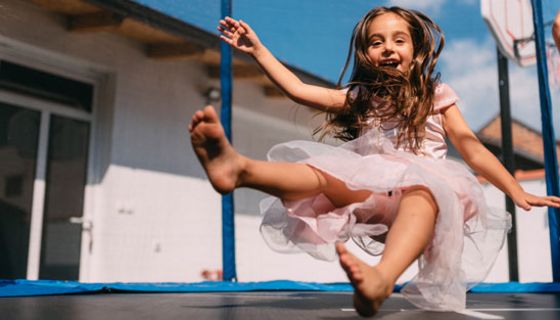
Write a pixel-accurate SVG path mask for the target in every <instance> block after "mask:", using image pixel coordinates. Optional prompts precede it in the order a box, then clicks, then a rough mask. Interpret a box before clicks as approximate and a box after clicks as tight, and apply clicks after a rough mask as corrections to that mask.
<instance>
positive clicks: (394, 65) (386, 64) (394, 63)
mask: <svg viewBox="0 0 560 320" xmlns="http://www.w3.org/2000/svg"><path fill="white" fill-rule="evenodd" d="M379 66H380V67H387V68H395V69H396V68H397V67H398V66H399V63H398V62H397V61H384V62H381V63H379Z"/></svg>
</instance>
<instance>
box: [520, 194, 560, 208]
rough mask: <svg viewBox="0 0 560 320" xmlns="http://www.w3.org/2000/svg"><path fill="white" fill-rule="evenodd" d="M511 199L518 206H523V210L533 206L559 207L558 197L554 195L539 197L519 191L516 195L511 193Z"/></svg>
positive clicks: (559, 200)
mask: <svg viewBox="0 0 560 320" xmlns="http://www.w3.org/2000/svg"><path fill="white" fill-rule="evenodd" d="M511 199H512V200H513V202H515V204H516V205H517V206H518V207H520V208H523V209H524V210H525V211H529V210H531V208H532V207H533V206H535V207H554V208H560V198H559V197H555V196H546V197H539V196H536V195H534V194H530V193H527V192H525V191H521V192H519V193H518V194H516V195H512V197H511Z"/></svg>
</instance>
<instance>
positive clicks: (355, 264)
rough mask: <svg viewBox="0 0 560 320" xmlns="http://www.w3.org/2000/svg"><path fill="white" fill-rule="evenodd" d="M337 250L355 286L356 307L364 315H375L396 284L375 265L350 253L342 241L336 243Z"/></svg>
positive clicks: (342, 264)
mask: <svg viewBox="0 0 560 320" xmlns="http://www.w3.org/2000/svg"><path fill="white" fill-rule="evenodd" d="M336 251H337V252H338V258H339V261H340V265H341V266H342V268H343V269H344V271H345V272H346V275H347V276H348V278H349V279H350V282H351V283H352V286H353V287H354V308H356V311H357V312H358V314H360V315H361V316H362V317H372V316H374V315H375V314H376V313H377V311H378V310H379V308H380V307H381V304H382V303H383V301H385V299H386V298H388V297H389V296H390V295H391V293H392V292H393V286H394V284H393V283H391V282H390V281H389V280H387V279H386V278H385V277H384V276H383V275H382V274H381V272H380V271H379V270H377V269H376V268H375V267H372V266H369V265H367V264H366V263H365V262H363V261H362V260H360V259H358V258H357V257H356V256H355V255H353V254H352V253H350V252H349V251H348V250H347V249H346V247H345V246H344V245H343V244H342V243H337V244H336Z"/></svg>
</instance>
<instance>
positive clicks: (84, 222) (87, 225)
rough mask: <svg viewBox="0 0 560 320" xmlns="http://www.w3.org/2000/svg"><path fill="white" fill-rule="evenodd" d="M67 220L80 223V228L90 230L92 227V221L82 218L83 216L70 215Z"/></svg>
mask: <svg viewBox="0 0 560 320" xmlns="http://www.w3.org/2000/svg"><path fill="white" fill-rule="evenodd" d="M68 222H70V223H72V224H81V225H82V230H84V231H90V230H91V229H92V228H93V223H92V222H91V221H89V220H86V219H84V217H70V219H68Z"/></svg>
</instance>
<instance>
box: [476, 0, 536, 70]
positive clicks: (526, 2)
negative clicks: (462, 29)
mask: <svg viewBox="0 0 560 320" xmlns="http://www.w3.org/2000/svg"><path fill="white" fill-rule="evenodd" d="M480 11H481V14H482V18H483V19H484V21H485V22H486V24H487V25H488V28H489V29H490V31H491V32H492V35H493V36H494V39H496V43H497V44H498V47H499V48H500V51H501V52H502V53H503V54H504V55H505V56H506V57H508V58H509V59H511V60H513V61H515V62H516V63H517V64H518V65H520V66H522V67H526V66H530V65H532V64H535V62H536V54H535V41H534V32H533V10H532V7H531V1H530V0H481V1H480Z"/></svg>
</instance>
